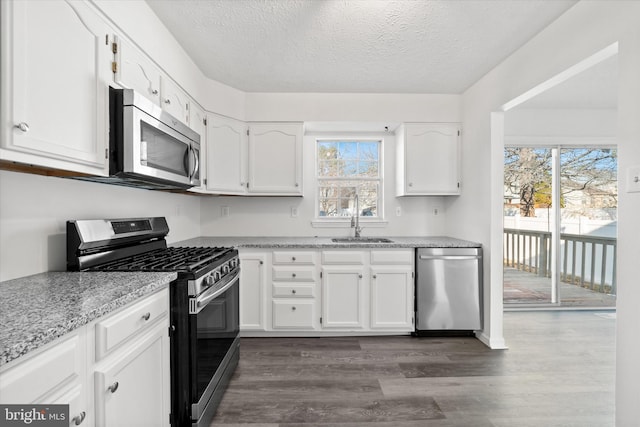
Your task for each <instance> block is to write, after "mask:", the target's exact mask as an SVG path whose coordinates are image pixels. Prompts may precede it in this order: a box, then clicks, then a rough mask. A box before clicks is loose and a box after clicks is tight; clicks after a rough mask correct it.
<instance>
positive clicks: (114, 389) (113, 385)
mask: <svg viewBox="0 0 640 427" xmlns="http://www.w3.org/2000/svg"><path fill="white" fill-rule="evenodd" d="M119 385H120V384H118V381H116V382H115V383H113V384H111V385H110V386H109V387H107V390H109V391H110V392H111V393H115V392H116V390H117V389H118V386H119Z"/></svg>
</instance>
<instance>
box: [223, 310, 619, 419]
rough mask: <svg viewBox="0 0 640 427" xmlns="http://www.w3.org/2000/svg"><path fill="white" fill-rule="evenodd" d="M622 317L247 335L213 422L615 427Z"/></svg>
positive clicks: (546, 316)
mask: <svg viewBox="0 0 640 427" xmlns="http://www.w3.org/2000/svg"><path fill="white" fill-rule="evenodd" d="M614 335H615V313H605V312H511V313H505V336H506V339H507V344H508V345H509V349H508V350H500V351H498V350H494V351H492V350H489V349H488V348H486V347H485V346H484V345H483V344H481V343H480V342H479V341H478V340H476V339H474V338H412V337H357V338H351V337H348V338H247V339H243V340H242V342H241V360H240V365H239V367H238V370H237V371H236V374H235V375H234V377H233V379H232V382H231V384H230V387H229V390H228V391H227V393H226V394H225V397H224V399H223V401H222V403H221V404H220V407H219V409H218V413H217V414H216V418H215V419H214V421H213V423H212V424H211V426H227V427H230V426H245V427H249V426H250V427H265V426H270V427H275V426H287V427H294V426H304V427H313V426H343V427H346V426H371V427H404V426H406V427H409V426H411V427H417V426H436V427H453V426H461V427H462V426H473V427H485V426H487V427H488V426H491V427H528V426H536V427H537V426H540V427H542V426H544V427H554V426H563V427H571V426H575V427H590V426H593V427H606V426H613V424H614V422H613V417H614V415H613V414H614V369H615V366H614V364H615V343H614Z"/></svg>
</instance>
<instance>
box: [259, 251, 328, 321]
mask: <svg viewBox="0 0 640 427" xmlns="http://www.w3.org/2000/svg"><path fill="white" fill-rule="evenodd" d="M271 265H272V266H271V278H270V279H271V280H270V281H271V327H272V329H273V330H305V331H315V330H317V329H318V325H319V323H320V318H319V317H320V316H319V314H318V310H317V306H318V298H317V292H316V289H317V287H318V283H317V278H318V270H317V267H316V252H315V251H311V250H304V249H301V250H284V251H283V250H276V251H273V252H272V253H271Z"/></svg>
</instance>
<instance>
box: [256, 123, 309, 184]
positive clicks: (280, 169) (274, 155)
mask: <svg viewBox="0 0 640 427" xmlns="http://www.w3.org/2000/svg"><path fill="white" fill-rule="evenodd" d="M302 135H303V130H302V123H250V124H249V175H248V178H249V186H248V188H249V192H250V193H260V194H264V195H291V196H296V195H302Z"/></svg>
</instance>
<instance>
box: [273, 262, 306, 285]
mask: <svg viewBox="0 0 640 427" xmlns="http://www.w3.org/2000/svg"><path fill="white" fill-rule="evenodd" d="M271 278H272V279H273V281H274V282H277V281H296V282H300V281H302V282H313V281H315V280H316V269H315V268H313V267H280V266H278V267H273V270H272V275H271Z"/></svg>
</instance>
